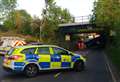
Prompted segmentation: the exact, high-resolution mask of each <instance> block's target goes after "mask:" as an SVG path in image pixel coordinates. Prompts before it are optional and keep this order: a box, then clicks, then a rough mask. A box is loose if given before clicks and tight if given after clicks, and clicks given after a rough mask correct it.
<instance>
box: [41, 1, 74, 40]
mask: <svg viewBox="0 0 120 82" xmlns="http://www.w3.org/2000/svg"><path fill="white" fill-rule="evenodd" d="M46 3H47V4H46V9H44V10H43V13H42V16H43V24H42V27H43V28H42V31H43V40H44V41H46V42H52V41H54V40H55V35H56V34H55V30H57V29H58V25H59V24H62V23H71V22H73V17H72V16H71V14H70V13H69V11H68V10H67V9H63V8H60V7H59V6H57V5H56V2H55V1H54V0H46Z"/></svg>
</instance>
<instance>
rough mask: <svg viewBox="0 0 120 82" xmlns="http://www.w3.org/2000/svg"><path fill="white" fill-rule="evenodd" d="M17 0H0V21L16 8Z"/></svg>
mask: <svg viewBox="0 0 120 82" xmlns="http://www.w3.org/2000/svg"><path fill="white" fill-rule="evenodd" d="M16 4H17V0H0V22H1V21H3V20H5V18H6V17H7V16H8V14H9V13H10V12H11V11H14V9H15V8H16Z"/></svg>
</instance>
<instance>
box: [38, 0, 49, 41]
mask: <svg viewBox="0 0 120 82" xmlns="http://www.w3.org/2000/svg"><path fill="white" fill-rule="evenodd" d="M47 5H48V0H45V11H44V14H45V15H46V10H47ZM44 21H45V20H42V21H41V24H40V27H39V31H40V34H39V38H40V41H42V33H41V32H42V27H43V25H44Z"/></svg>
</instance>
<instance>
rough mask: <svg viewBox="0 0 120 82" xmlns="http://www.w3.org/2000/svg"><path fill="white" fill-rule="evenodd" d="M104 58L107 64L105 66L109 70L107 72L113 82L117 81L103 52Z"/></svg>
mask: <svg viewBox="0 0 120 82" xmlns="http://www.w3.org/2000/svg"><path fill="white" fill-rule="evenodd" d="M104 58H105V61H106V66H107V68H108V70H109V72H110V74H111V77H112V80H113V82H117V80H116V78H115V75H114V73H113V71H112V69H111V67H110V64H109V60H108V58H107V56H106V55H105V53H104Z"/></svg>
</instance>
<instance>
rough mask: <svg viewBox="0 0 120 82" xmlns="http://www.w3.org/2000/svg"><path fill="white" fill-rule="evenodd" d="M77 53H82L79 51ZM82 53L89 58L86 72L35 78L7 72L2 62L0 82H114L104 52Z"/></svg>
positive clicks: (45, 73)
mask: <svg viewBox="0 0 120 82" xmlns="http://www.w3.org/2000/svg"><path fill="white" fill-rule="evenodd" d="M77 53H81V52H80V51H77ZM82 53H83V54H86V56H87V62H86V69H85V71H82V72H75V71H73V70H65V71H63V70H59V71H58V70H57V71H45V72H40V73H39V75H38V76H36V77H33V78H28V77H25V76H24V75H23V74H13V73H7V72H5V71H4V70H3V69H2V64H1V63H2V61H0V80H1V81H0V82H114V80H113V78H112V77H113V76H112V75H111V72H110V70H109V67H108V65H107V62H106V59H105V56H104V54H103V51H101V50H86V51H82Z"/></svg>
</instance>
